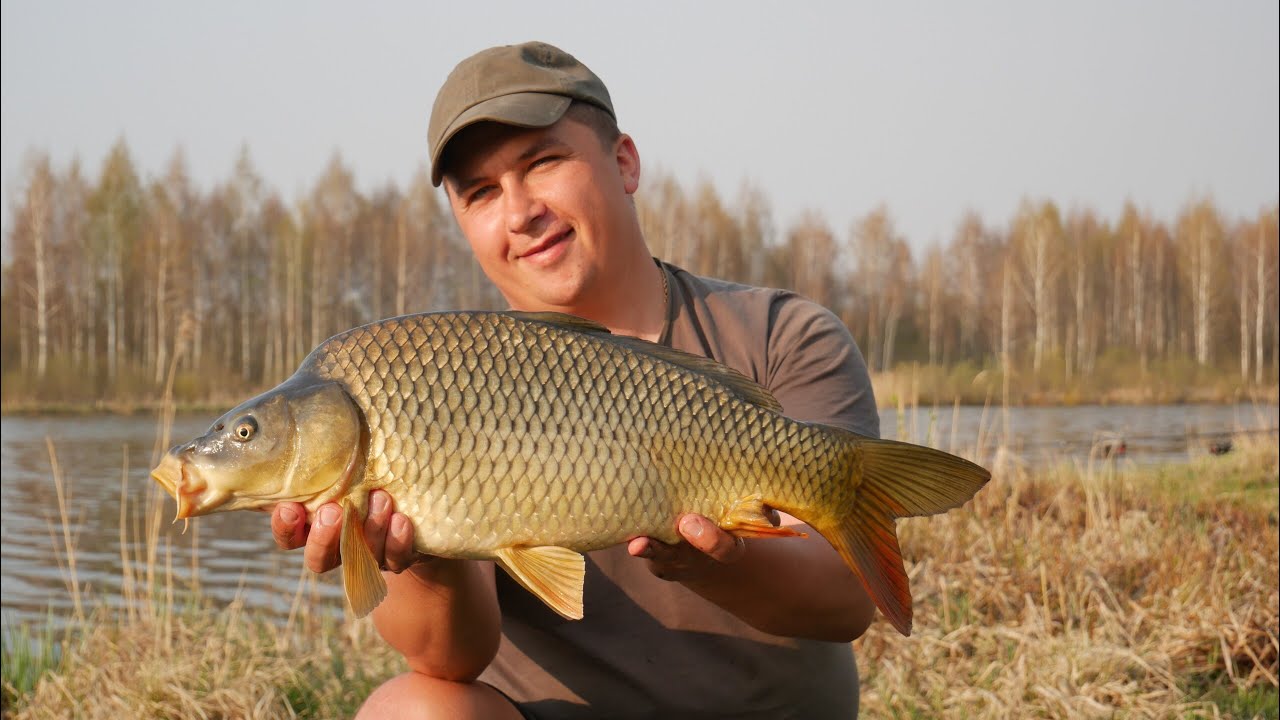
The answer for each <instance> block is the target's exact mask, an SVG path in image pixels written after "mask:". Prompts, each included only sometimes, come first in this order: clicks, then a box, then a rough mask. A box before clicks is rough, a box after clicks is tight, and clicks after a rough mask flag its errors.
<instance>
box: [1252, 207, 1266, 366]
mask: <svg viewBox="0 0 1280 720" xmlns="http://www.w3.org/2000/svg"><path fill="white" fill-rule="evenodd" d="M1265 227H1266V224H1265V223H1264V222H1263V221H1262V220H1261V219H1259V221H1258V241H1257V244H1256V245H1255V246H1254V249H1255V253H1254V257H1253V262H1254V265H1255V266H1256V274H1255V283H1254V300H1255V301H1256V304H1255V305H1254V311H1253V352H1254V360H1253V384H1254V385H1257V386H1259V387H1261V386H1262V360H1263V351H1262V347H1263V337H1262V334H1263V328H1264V327H1265V326H1266V316H1267V308H1268V307H1269V305H1268V303H1267V295H1268V292H1267V256H1266V250H1265V249H1266V247H1267V238H1266V230H1265Z"/></svg>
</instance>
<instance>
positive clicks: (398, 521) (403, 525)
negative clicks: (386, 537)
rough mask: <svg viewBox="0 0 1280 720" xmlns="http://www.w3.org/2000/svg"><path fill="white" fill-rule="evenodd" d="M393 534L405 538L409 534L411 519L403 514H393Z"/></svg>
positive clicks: (401, 538)
mask: <svg viewBox="0 0 1280 720" xmlns="http://www.w3.org/2000/svg"><path fill="white" fill-rule="evenodd" d="M391 534H392V535H395V536H396V538H398V539H400V540H403V539H405V537H406V536H408V534H409V519H408V518H406V517H405V516H403V515H393V516H392V518H391Z"/></svg>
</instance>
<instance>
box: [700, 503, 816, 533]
mask: <svg viewBox="0 0 1280 720" xmlns="http://www.w3.org/2000/svg"><path fill="white" fill-rule="evenodd" d="M720 529H722V530H724V531H725V532H728V533H732V534H734V535H737V536H739V537H808V536H809V535H808V533H804V532H801V531H799V530H796V529H794V528H791V527H788V526H786V525H774V524H773V520H771V519H770V518H769V516H768V514H766V513H765V509H764V499H763V498H761V497H760V496H759V495H751V496H749V497H745V498H742V499H741V500H739V501H738V502H737V503H735V504H734V506H733V507H732V508H729V512H727V513H725V515H724V517H722V518H720Z"/></svg>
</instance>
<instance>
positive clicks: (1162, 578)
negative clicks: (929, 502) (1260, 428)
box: [856, 437, 1280, 718]
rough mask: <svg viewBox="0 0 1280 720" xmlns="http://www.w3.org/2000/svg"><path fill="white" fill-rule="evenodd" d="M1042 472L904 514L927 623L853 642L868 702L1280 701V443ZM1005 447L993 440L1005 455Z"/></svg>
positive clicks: (1041, 712)
mask: <svg viewBox="0 0 1280 720" xmlns="http://www.w3.org/2000/svg"><path fill="white" fill-rule="evenodd" d="M1237 447H1238V448H1239V451H1238V452H1236V453H1233V454H1232V455H1228V456H1225V457H1222V458H1216V457H1204V458H1199V459H1196V460H1195V461H1193V462H1192V463H1190V464H1188V465H1187V466H1186V467H1159V468H1138V467H1134V466H1128V465H1124V464H1119V463H1116V462H1114V461H1109V460H1106V461H1088V462H1084V463H1079V464H1063V465H1060V466H1058V467H1054V468H1050V469H1047V470H1040V471H1036V472H1034V473H1032V472H1028V471H1027V470H1026V469H1025V468H1023V467H1021V466H1020V465H1019V464H1018V463H1016V462H1012V461H1010V460H1008V459H998V461H997V463H996V468H995V474H994V477H993V479H992V481H991V484H990V485H989V486H988V487H987V488H985V489H984V490H983V491H982V492H981V493H979V495H978V496H977V498H976V499H975V501H974V502H973V503H972V504H971V505H969V506H966V508H964V509H963V510H961V511H959V512H953V513H950V514H948V515H946V516H943V517H938V518H928V519H921V520H909V521H903V522H900V523H899V528H900V529H899V534H900V536H901V538H902V548H903V552H904V554H906V555H907V556H908V557H909V558H916V561H915V562H913V563H911V565H910V567H909V571H910V574H911V579H912V592H913V595H914V596H915V601H916V621H915V627H916V632H915V634H914V635H913V636H912V637H910V638H907V639H903V638H901V637H897V636H895V635H894V634H893V632H892V629H890V628H886V627H884V626H883V624H879V623H877V624H876V625H874V626H873V627H872V628H871V630H870V631H868V633H867V634H866V635H865V636H864V637H863V638H861V639H859V640H858V641H857V643H856V648H857V655H858V661H859V667H860V671H861V676H862V681H863V685H862V689H863V695H862V703H863V712H864V714H865V715H866V716H868V717H890V718H907V717H941V718H1006V717H1081V718H1089V717H1099V718H1101V717H1153V718H1156V717H1160V718H1162V717H1275V716H1276V712H1277V700H1276V697H1277V687H1280V684H1278V683H1277V671H1278V661H1277V651H1278V650H1280V641H1278V640H1277V627H1278V625H1280V619H1278V618H1277V602H1278V601H1280V597H1278V593H1277V584H1278V583H1280V568H1278V567H1277V551H1278V550H1280V548H1278V547H1277V534H1276V517H1277V496H1276V488H1277V482H1276V479H1277V451H1276V446H1275V444H1274V442H1272V441H1271V440H1269V439H1263V438H1248V437H1241V438H1239V439H1238V440H1237ZM1000 457H1001V454H1000V453H997V458H1000Z"/></svg>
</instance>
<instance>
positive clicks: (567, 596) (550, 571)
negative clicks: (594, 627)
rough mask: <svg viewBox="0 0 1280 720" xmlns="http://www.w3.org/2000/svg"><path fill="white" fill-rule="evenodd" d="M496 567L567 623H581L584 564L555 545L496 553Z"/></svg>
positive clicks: (517, 548)
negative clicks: (573, 621)
mask: <svg viewBox="0 0 1280 720" xmlns="http://www.w3.org/2000/svg"><path fill="white" fill-rule="evenodd" d="M494 554H495V555H496V560H497V562H498V565H499V566H501V567H502V569H503V570H506V571H507V574H509V575H510V576H511V577H513V578H515V580H516V582H518V583H520V584H521V585H522V586H523V587H524V589H525V590H528V591H529V592H531V593H533V594H534V595H536V596H537V597H538V599H539V600H541V601H542V602H544V603H546V604H547V606H548V607H550V608H551V609H552V610H555V611H556V612H557V613H559V614H560V615H562V616H563V617H566V618H568V619H570V620H581V619H582V583H583V580H584V579H585V578H586V574H587V569H586V560H585V559H583V557H582V554H581V553H577V552H574V551H572V550H570V549H568V548H562V547H559V546H556V545H545V546H541V547H506V548H499V549H498V550H497V551H496V552H495V553H494Z"/></svg>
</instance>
